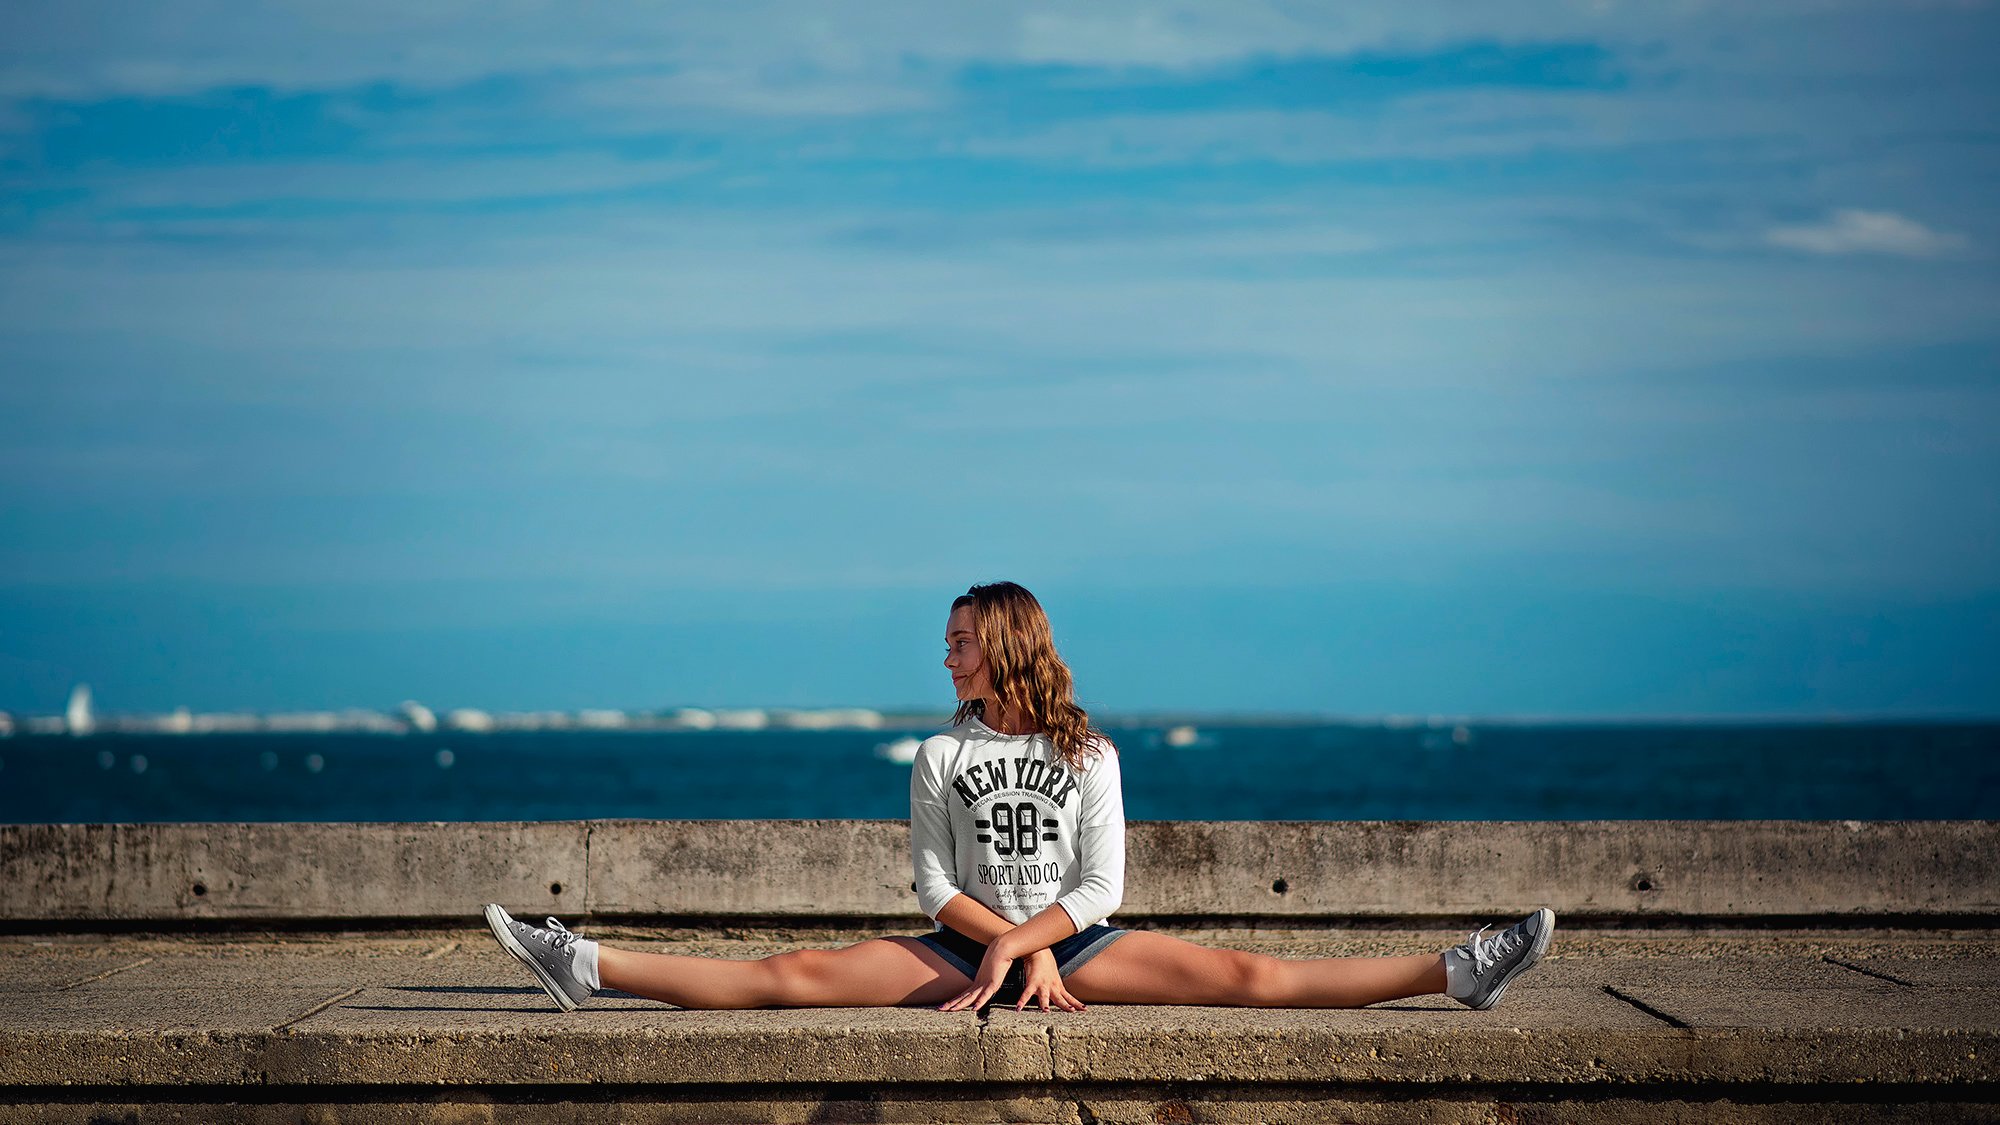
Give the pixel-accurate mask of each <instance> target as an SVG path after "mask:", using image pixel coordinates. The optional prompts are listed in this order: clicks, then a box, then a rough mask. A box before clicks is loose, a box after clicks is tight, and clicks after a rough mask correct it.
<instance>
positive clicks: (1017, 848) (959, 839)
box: [910, 718, 1125, 930]
mask: <svg viewBox="0 0 2000 1125" xmlns="http://www.w3.org/2000/svg"><path fill="white" fill-rule="evenodd" d="M1096 750H1097V752H1096V753H1093V754H1090V755H1088V756H1087V757H1086V760H1085V764H1084V769H1083V772H1082V773H1081V774H1077V773H1075V772H1073V771H1071V770H1070V769H1069V768H1068V767H1066V766H1064V765H1063V764H1062V762H1061V760H1060V759H1059V758H1057V757H1056V754H1055V747H1054V745H1053V744H1052V743H1050V741H1049V739H1048V736H1047V735H1041V734H1001V733H1000V732H998V731H996V730H994V729H993V728H991V727H989V726H987V725H986V724H985V723H983V722H980V721H979V720H978V719H976V718H974V719H968V720H966V721H965V722H963V723H960V724H959V725H957V726H955V727H953V728H951V729H950V730H948V731H945V732H944V733H943V734H937V735H932V736H931V737H930V738H927V739H925V740H924V742H923V744H922V745H921V746H919V747H918V748H917V759H916V762H915V763H914V765H913V768H912V769H911V771H910V861H911V864H912V866H913V867H914V868H915V871H916V882H917V903H918V905H919V906H921V907H922V908H923V912H924V913H925V914H926V915H928V916H929V917H930V918H931V919H933V920H935V919H936V918H937V916H938V912H939V911H941V910H943V909H944V907H945V904H946V903H948V902H950V901H951V900H952V898H953V896H955V895H958V894H960V893H964V894H968V895H971V896H972V897H973V898H974V899H976V900H978V901H980V902H983V903H985V904H986V905H987V906H988V907H990V908H991V909H992V910H993V912H994V913H995V914H998V915H1000V916H1001V917H1002V918H1005V919H1007V920H1008V921H1010V922H1013V923H1014V924H1016V925H1019V924H1020V923H1022V922H1025V921H1027V920H1028V919H1029V918H1032V917H1034V916H1035V915H1036V914H1039V913H1041V912H1042V911H1043V910H1044V909H1046V908H1047V907H1048V905H1049V904H1050V903H1052V902H1053V903H1056V904H1058V905H1060V906H1061V907H1062V908H1063V910H1064V911H1065V912H1066V913H1068V914H1069V917H1070V921H1071V922H1072V923H1073V924H1074V925H1075V926H1076V928H1077V929H1078V930H1082V929H1084V928H1086V927H1088V926H1090V925H1092V924H1094V923H1097V922H1102V921H1104V920H1105V919H1107V918H1109V917H1110V916H1111V912H1112V911H1114V910H1116V909H1118V904H1119V902H1120V900H1121V899H1123V897H1124V894H1125V797H1124V793H1123V788H1122V786H1121V785H1120V783H1119V774H1118V751H1117V749H1116V748H1115V747H1113V746H1112V745H1111V742H1110V741H1109V740H1108V739H1103V738H1100V739H1098V740H1097V743H1096Z"/></svg>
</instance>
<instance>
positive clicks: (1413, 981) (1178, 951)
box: [1065, 931, 1445, 1008]
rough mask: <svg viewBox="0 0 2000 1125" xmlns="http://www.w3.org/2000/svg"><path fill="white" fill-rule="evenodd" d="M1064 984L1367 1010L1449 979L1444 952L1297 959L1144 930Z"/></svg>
mask: <svg viewBox="0 0 2000 1125" xmlns="http://www.w3.org/2000/svg"><path fill="white" fill-rule="evenodd" d="M1065 983H1067V984H1068V985H1069V991H1070V994H1071V995H1072V996H1075V997H1076V998H1077V999H1079V1000H1081V1001H1083V1002H1084V1003H1086V1004H1089V1003H1110V1004H1216V1005H1228V1006H1235V1007H1252V1008H1360V1007H1365V1006H1367V1005H1369V1004H1378V1003H1381V1002H1382V1001H1384V1000H1401V999H1403V998H1404V997H1408V996H1425V995H1430V994H1433V993H1441V992H1443V991H1444V986H1445V974H1444V957H1443V955H1441V954H1437V953H1425V954H1419V955H1417V956H1414V957H1326V958H1320V959H1317V960H1311V961H1292V960H1285V959H1283V958H1278V957H1266V956H1264V955H1263V954H1261V953H1245V952H1243V951H1242V950H1237V949H1209V948H1206V947H1204V946H1199V945H1195V944H1193V943H1192V942H1185V941H1182V940H1180V939H1179V938H1172V937H1168V936H1167V935H1165V934H1156V933H1147V932H1143V931H1141V932H1135V933H1129V934H1126V935H1125V936H1124V937H1122V938H1119V939H1118V940H1117V941H1115V942H1112V943H1111V945H1110V946H1108V947H1107V948H1106V949H1105V950H1104V952H1102V953H1099V954H1098V955H1097V956H1096V957H1093V958H1091V959H1090V961H1089V962H1087V963H1085V964H1084V965H1083V966H1081V967H1080V968H1078V969H1077V970H1076V972H1074V973H1072V974H1070V976H1069V977H1068V978H1067V980H1066V982H1065Z"/></svg>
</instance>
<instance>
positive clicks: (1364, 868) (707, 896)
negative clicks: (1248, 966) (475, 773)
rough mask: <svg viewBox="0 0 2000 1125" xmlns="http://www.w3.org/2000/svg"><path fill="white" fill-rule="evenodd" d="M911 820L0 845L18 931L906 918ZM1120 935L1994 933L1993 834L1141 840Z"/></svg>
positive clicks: (1742, 830) (1321, 831)
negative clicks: (1271, 923)
mask: <svg viewBox="0 0 2000 1125" xmlns="http://www.w3.org/2000/svg"><path fill="white" fill-rule="evenodd" d="M908 848H909V843H908V831H907V827H906V826H905V824H904V823H903V822H901V821H879V820H878V821H856V820H818V821H814V820H796V821H741V820H718V821H575V822H549V823H466V824H145V825H7V826H0V883H4V885H5V886H6V887H7V888H8V889H9V892H10V893H8V894H7V895H5V896H0V921H5V922H9V923H14V924H17V925H18V924H35V923H63V922H73V923H108V922H128V923H129V922H196V923H199V922H203V921H264V920H270V921H326V922H340V921H350V920H373V921H395V922H438V921H447V920H449V921H462V920H463V919H464V918H465V917H466V916H467V912H468V911H469V910H471V909H472V908H473V907H475V906H476V905H477V904H478V903H480V902H484V901H499V902H504V903H506V904H507V905H508V906H509V907H510V909H514V910H516V911H517V912H520V913H534V914H539V913H544V912H547V913H556V914H561V915H564V916H566V917H577V916H583V915H591V914H595V915H599V916H618V917H635V918H636V917H646V918H683V919H704V918H725V917H726V918H785V919H809V918H840V919H871V918H873V919H885V920H886V919H908V918H913V917H915V916H916V915H917V909H916V903H915V898H914V896H913V895H912V894H911V892H910V884H909V854H908ZM1126 887H1127V893H1126V898H1125V903H1124V906H1123V908H1122V909H1121V910H1120V911H1119V912H1118V917H1119V918H1120V919H1121V920H1142V919H1149V918H1162V919H1163V918H1182V919H1189V918H1204V917H1218V918H1236V919H1272V920H1277V921H1287V920H1292V921H1307V920H1322V919H1333V918H1343V919H1366V918H1400V919H1418V918H1427V917H1435V918H1444V917H1460V916H1464V915H1485V914H1511V913H1514V912H1518V911H1519V910H1520V909H1522V908H1523V907H1525V906H1529V905H1537V904H1546V905H1549V906H1552V907H1554V908H1555V910H1556V911H1557V913H1558V914H1563V915H1572V916H1583V917H1592V918H1602V919H1617V918H1631V919H1648V918H1651V919H1661V918H1676V917H1703V918H1721V919H1757V918H1783V919H1796V918H1807V917H1822V918H1826V917H1840V916H1845V917H1852V918H1862V919H1867V918H1883V919H1897V918H1905V919H1907V918H1918V919H1921V918H1924V917H1934V918H1956V919H1965V918H1972V919H1980V918H1991V917H1994V916H2000V823H1996V822H1989V821H1507V822H1457V821H1447V822H1411V821H1258V822H1248V821H1244V822H1234V821H1232V822H1200V821H1135V822H1133V823H1132V825H1131V827H1130V833H1129V840H1128V860H1127V869H1126Z"/></svg>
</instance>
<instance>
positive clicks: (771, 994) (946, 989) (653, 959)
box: [597, 937, 972, 1008]
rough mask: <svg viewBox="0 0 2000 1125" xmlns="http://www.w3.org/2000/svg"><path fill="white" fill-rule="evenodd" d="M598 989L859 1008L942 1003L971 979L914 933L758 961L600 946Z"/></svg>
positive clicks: (682, 998) (717, 1002)
mask: <svg viewBox="0 0 2000 1125" xmlns="http://www.w3.org/2000/svg"><path fill="white" fill-rule="evenodd" d="M597 979H598V983H599V984H601V985H603V986H604V987H605V988H616V989H619V990H621V991H624V992H630V993H632V994H633V995H635V996H644V997H646V998H648V999H651V1000H663V1001H665V1002H667V1003H669V1004H678V1005H680V1006H681V1007H683V1008H773V1007H777V1008H860V1007H876V1006H888V1005H894V1004H942V1003H944V1002H945V1001H946V1000H949V999H951V998H952V997H954V996H956V995H958V994H959V993H961V992H963V991H965V988H966V986H967V985H969V984H971V983H972V982H971V981H970V980H968V979H966V976H965V974H964V973H961V972H959V971H958V970H957V969H955V968H953V967H952V966H951V963H950V962H948V961H946V960H945V959H944V958H942V957H940V956H938V954H937V951H936V950H934V949H932V948H931V947H930V946H928V945H926V944H924V943H923V942H921V941H918V940H917V939H916V938H913V937H892V938H875V939H873V940H871V941H864V942H861V943H860V944H858V945H850V946H847V947H846V948H844V949H801V950H797V951H794V952H791V953H780V954H778V955H777V956H775V957H766V958H764V959H763V960H761V961H729V960H724V959H722V958H718V957H683V956H677V955H674V954H668V953H636V952H634V951H632V950H629V949H613V948H611V947H610V946H608V945H600V946H598V949H597Z"/></svg>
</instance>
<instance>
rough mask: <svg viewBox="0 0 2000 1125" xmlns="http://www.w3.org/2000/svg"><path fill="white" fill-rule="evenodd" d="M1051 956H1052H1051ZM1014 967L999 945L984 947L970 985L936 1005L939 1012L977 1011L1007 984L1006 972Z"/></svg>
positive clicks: (1012, 961)
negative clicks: (977, 968)
mask: <svg viewBox="0 0 2000 1125" xmlns="http://www.w3.org/2000/svg"><path fill="white" fill-rule="evenodd" d="M1051 956H1053V954H1051ZM1013 967H1014V959H1013V958H1012V957H1009V956H1007V955H1006V954H1004V953H1002V952H1000V943H999V942H997V941H996V942H994V943H993V944H991V945H988V946H987V947H986V956H984V957H982V958H980V959H979V971H978V972H977V973H975V974H973V977H972V984H971V985H970V986H969V987H967V988H966V990H965V991H964V992H961V993H959V994H958V995H957V996H954V997H952V998H951V999H950V1000H947V1001H945V1002H944V1003H943V1004H940V1005H938V1011H940V1012H959V1011H978V1010H979V1007H980V1006H981V1005H982V1004H985V1003H986V1002H987V1001H988V1000H991V999H992V998H993V994H994V993H996V992H998V991H1000V986H1001V985H1003V984H1005V983H1007V970H1008V969H1011V968H1013Z"/></svg>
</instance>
